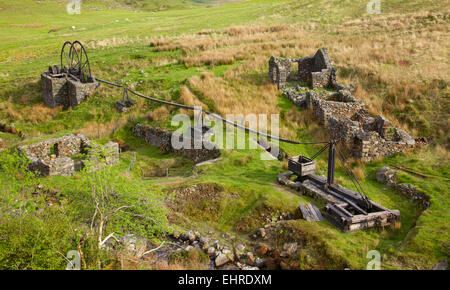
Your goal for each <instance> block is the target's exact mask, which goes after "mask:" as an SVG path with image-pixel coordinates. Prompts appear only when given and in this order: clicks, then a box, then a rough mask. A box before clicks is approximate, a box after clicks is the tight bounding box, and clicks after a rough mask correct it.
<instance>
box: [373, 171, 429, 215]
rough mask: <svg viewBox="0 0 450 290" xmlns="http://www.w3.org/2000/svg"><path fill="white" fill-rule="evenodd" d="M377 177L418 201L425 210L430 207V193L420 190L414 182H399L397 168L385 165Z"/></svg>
mask: <svg viewBox="0 0 450 290" xmlns="http://www.w3.org/2000/svg"><path fill="white" fill-rule="evenodd" d="M376 178H377V180H378V181H379V182H382V183H384V184H386V185H388V186H391V187H395V188H396V189H397V191H398V192H399V193H400V194H402V195H404V196H406V197H408V198H410V199H412V200H414V201H416V202H418V203H419V205H420V207H421V208H422V209H423V210H425V209H427V208H429V207H430V196H429V195H427V194H426V193H424V192H422V191H420V190H418V189H417V188H416V187H414V186H413V185H412V184H397V172H396V171H395V170H393V169H390V168H389V167H387V166H384V167H382V168H381V169H380V170H378V172H377V173H376Z"/></svg>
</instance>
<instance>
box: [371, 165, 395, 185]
mask: <svg viewBox="0 0 450 290" xmlns="http://www.w3.org/2000/svg"><path fill="white" fill-rule="evenodd" d="M376 178H377V180H378V181H379V182H382V183H384V184H386V185H388V186H395V185H396V184H397V172H396V171H395V170H392V169H390V168H389V167H387V166H383V167H382V168H381V169H380V170H378V172H377V174H376Z"/></svg>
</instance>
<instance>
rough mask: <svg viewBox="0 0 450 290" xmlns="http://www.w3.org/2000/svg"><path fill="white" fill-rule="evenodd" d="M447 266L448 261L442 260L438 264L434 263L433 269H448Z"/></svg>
mask: <svg viewBox="0 0 450 290" xmlns="http://www.w3.org/2000/svg"><path fill="white" fill-rule="evenodd" d="M447 268H448V261H447V260H442V261H440V262H439V263H437V264H436V265H434V266H433V268H432V270H447Z"/></svg>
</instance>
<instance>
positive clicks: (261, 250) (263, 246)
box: [256, 244, 269, 256]
mask: <svg viewBox="0 0 450 290" xmlns="http://www.w3.org/2000/svg"><path fill="white" fill-rule="evenodd" d="M268 251H269V246H267V245H266V244H259V245H258V248H257V249H256V253H257V254H258V255H259V256H264V255H266V254H267V252H268Z"/></svg>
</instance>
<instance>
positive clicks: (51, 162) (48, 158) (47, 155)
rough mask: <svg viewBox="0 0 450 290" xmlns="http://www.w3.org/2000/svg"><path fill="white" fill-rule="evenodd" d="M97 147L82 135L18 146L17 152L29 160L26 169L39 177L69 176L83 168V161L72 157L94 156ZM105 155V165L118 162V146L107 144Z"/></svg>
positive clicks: (112, 143) (113, 143) (111, 143)
mask: <svg viewBox="0 0 450 290" xmlns="http://www.w3.org/2000/svg"><path fill="white" fill-rule="evenodd" d="M98 147H99V146H98V145H92V144H91V141H90V140H89V139H88V138H87V137H85V136H84V135H82V134H79V135H74V134H71V135H67V136H63V137H61V138H53V139H49V140H46V141H43V142H39V143H35V144H31V145H26V146H20V147H19V148H18V150H19V152H20V153H21V154H25V155H26V156H27V158H28V159H29V160H30V165H29V167H28V169H29V170H30V171H33V172H35V171H36V172H37V174H38V175H39V176H55V175H61V176H71V175H73V174H74V172H75V171H76V170H79V169H81V168H83V167H84V160H80V159H77V160H75V159H72V157H75V156H76V155H79V154H88V153H90V154H91V156H95V155H96V154H93V153H94V152H96V150H100V148H98ZM97 148H98V149H97ZM105 154H106V156H105V163H106V165H113V164H116V163H117V162H118V160H119V145H118V144H117V143H115V142H108V143H107V144H106V145H105ZM88 158H91V157H88Z"/></svg>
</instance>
